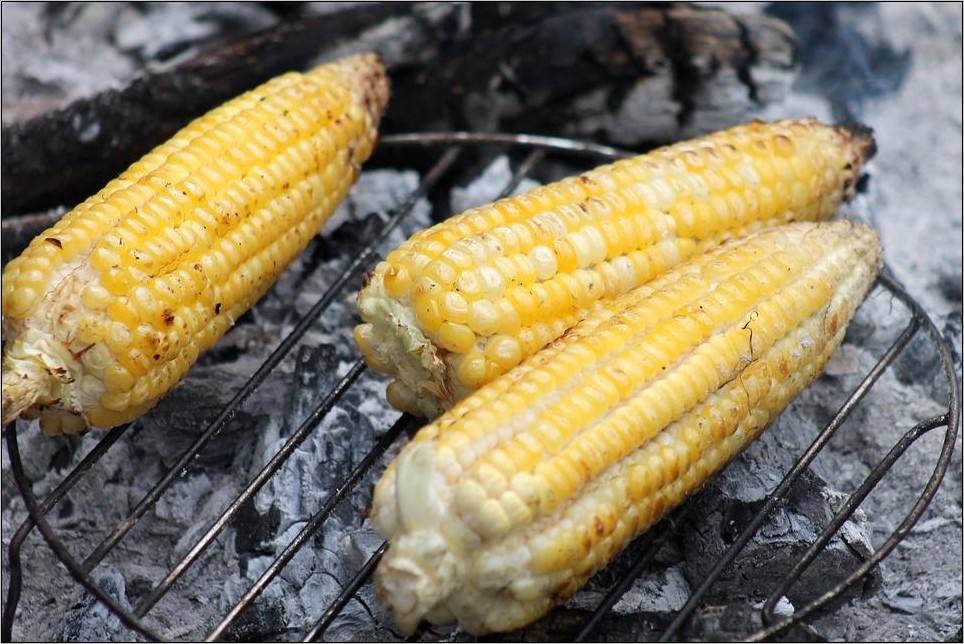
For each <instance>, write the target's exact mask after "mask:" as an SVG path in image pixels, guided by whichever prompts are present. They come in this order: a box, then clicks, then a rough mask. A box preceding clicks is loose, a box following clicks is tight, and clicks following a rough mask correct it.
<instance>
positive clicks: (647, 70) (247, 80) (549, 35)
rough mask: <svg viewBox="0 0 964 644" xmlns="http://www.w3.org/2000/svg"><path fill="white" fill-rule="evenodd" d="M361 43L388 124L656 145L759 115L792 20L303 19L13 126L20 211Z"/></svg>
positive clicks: (786, 63)
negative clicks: (382, 65)
mask: <svg viewBox="0 0 964 644" xmlns="http://www.w3.org/2000/svg"><path fill="white" fill-rule="evenodd" d="M360 49H375V50H378V51H380V52H381V53H382V55H383V57H384V58H385V61H386V63H387V64H388V66H389V69H390V73H391V76H392V81H393V98H392V101H391V104H390V107H389V111H388V114H387V115H386V118H385V121H384V124H383V131H385V132H392V131H395V132H398V131H413V130H414V131H419V130H447V129H453V128H468V129H474V130H482V131H493V130H500V131H529V132H538V133H551V134H564V135H571V136H580V137H587V138H588V137H592V138H597V139H600V140H605V141H609V142H612V143H616V144H619V145H624V146H642V145H644V144H646V143H656V142H664V141H667V140H672V139H677V138H680V137H682V136H687V135H691V134H696V133H700V132H703V131H708V130H710V129H715V128H717V127H723V126H726V125H730V124H732V123H734V122H737V121H740V120H743V119H745V118H747V117H748V116H749V115H751V114H752V113H753V111H754V110H755V109H757V108H759V107H761V106H764V105H766V104H768V103H772V102H774V101H778V100H780V99H781V98H782V96H783V93H784V92H785V90H786V89H787V88H788V87H789V83H790V81H791V80H792V78H793V75H794V73H795V66H796V49H795V43H794V40H793V36H792V34H791V32H790V31H789V29H788V28H787V27H786V26H785V25H784V24H783V23H782V22H780V21H779V20H776V19H772V18H767V17H763V16H754V17H743V18H738V17H735V16H733V15H731V14H729V13H727V12H725V11H723V10H719V9H707V8H694V7H691V6H688V5H685V4H665V5H655V6H650V5H643V6H629V7H627V6H624V5H589V6H586V5H581V4H576V5H567V4H556V3H538V4H535V3H532V4H530V3H522V4H514V3H508V4H503V5H499V7H496V8H493V7H487V6H484V5H477V6H473V5H468V6H465V5H449V4H445V5H438V4H431V3H430V4H414V5H403V6H401V7H398V6H396V5H390V4H372V5H361V6H353V7H348V8H344V9H338V10H335V11H332V12H330V13H326V14H325V15H321V16H308V17H300V16H299V15H294V17H292V18H291V20H290V21H289V22H285V23H282V24H281V25H280V26H278V27H275V28H274V29H271V30H268V31H266V32H263V33H262V34H260V35H257V36H254V37H251V38H247V39H244V40H240V41H238V42H235V43H232V44H230V45H228V46H224V47H220V48H217V49H214V50H212V51H209V52H207V53H204V54H201V55H199V56H197V57H195V58H193V59H190V60H188V61H186V62H183V63H180V64H176V65H174V66H171V67H170V68H167V69H163V70H153V71H147V72H145V73H143V74H142V75H140V76H139V77H137V78H135V79H133V80H132V81H131V82H130V83H129V84H128V85H127V86H126V87H124V88H122V89H116V90H107V91H103V92H100V93H99V94H96V95H94V96H92V97H89V98H83V99H79V100H75V101H74V102H72V103H70V104H68V105H66V106H65V107H62V108H61V109H57V110H53V111H50V112H48V113H45V114H42V115H40V116H38V117H35V118H31V119H29V120H24V121H19V122H15V123H13V124H11V125H9V126H8V127H5V128H4V129H3V133H2V168H3V173H2V196H3V199H2V211H3V214H4V215H8V214H13V213H22V212H30V211H36V210H40V209H43V208H50V207H54V206H72V205H73V204H74V203H76V202H78V201H80V200H81V199H83V198H85V197H86V196H88V195H89V194H91V193H92V192H94V191H96V190H97V189H98V188H100V187H101V186H102V185H103V184H105V183H106V182H107V181H108V180H110V179H111V178H112V177H114V176H116V175H117V174H118V173H119V172H120V171H121V170H123V168H124V167H126V166H127V165H128V164H130V163H131V162H133V161H134V160H136V159H137V158H138V157H139V156H140V155H142V154H144V153H145V152H147V151H148V150H150V149H151V148H152V147H153V146H155V145H157V144H159V143H160V142H162V141H163V140H165V139H166V138H167V137H169V136H171V135H172V134H173V133H174V132H176V131H177V130H178V129H179V128H180V127H182V126H183V125H184V124H186V123H187V122H188V121H189V120H190V119H192V118H194V117H196V116H198V115H200V114H202V113H204V112H205V111H207V110H208V109H210V108H212V107H213V106H215V105H217V104H219V103H221V102H223V101H225V100H227V99H229V98H230V97H232V96H235V95H237V94H239V93H241V92H242V91H244V90H247V89H249V88H251V87H253V86H255V85H257V84H259V83H261V82H263V81H264V80H266V79H267V78H269V77H271V76H273V75H276V74H278V73H281V72H283V71H286V70H288V69H297V68H305V67H307V66H309V65H310V64H313V63H314V62H316V61H317V60H318V59H319V58H321V57H329V58H330V57H333V56H337V55H341V54H344V53H349V52H351V51H357V50H360Z"/></svg>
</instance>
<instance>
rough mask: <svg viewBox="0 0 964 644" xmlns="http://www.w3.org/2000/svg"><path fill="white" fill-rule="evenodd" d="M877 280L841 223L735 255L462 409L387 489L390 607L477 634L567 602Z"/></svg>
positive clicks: (787, 233)
mask: <svg viewBox="0 0 964 644" xmlns="http://www.w3.org/2000/svg"><path fill="white" fill-rule="evenodd" d="M880 261H881V255H880V247H879V240H878V237H877V234H876V233H875V232H874V231H873V230H872V229H870V228H868V227H866V226H863V225H859V224H853V223H850V222H847V221H838V222H833V223H799V224H789V225H786V226H781V227H778V228H773V229H769V230H766V231H763V232H759V233H756V234H753V235H751V236H749V237H746V238H743V239H739V240H734V241H731V242H727V243H725V244H723V245H722V246H719V247H716V248H714V249H712V250H710V251H708V252H707V253H706V254H704V255H701V256H698V257H696V258H695V259H693V260H691V261H689V262H686V263H683V264H681V265H679V266H677V267H676V268H674V269H672V270H670V271H669V272H667V273H665V274H663V275H662V276H660V277H657V278H656V279H654V280H653V281H651V282H650V283H649V284H647V285H645V286H642V287H639V288H637V289H635V290H634V291H631V292H630V293H628V294H626V295H624V296H622V297H621V298H617V299H616V300H615V301H611V302H608V303H606V304H605V305H604V306H603V307H601V308H599V309H598V310H596V311H595V312H593V313H592V314H591V315H590V316H589V317H588V318H587V319H585V320H584V321H582V322H581V323H579V324H578V325H576V326H575V327H574V328H573V329H572V330H570V331H569V332H568V333H566V334H565V335H564V336H563V337H562V338H560V339H558V340H556V341H554V342H552V343H550V344H549V346H548V347H547V348H545V349H544V350H542V351H541V352H539V353H537V354H536V355H534V356H532V357H530V358H529V359H527V360H526V361H524V362H523V363H522V364H521V365H520V366H518V367H516V368H515V369H514V370H513V371H511V372H510V373H508V374H506V375H504V376H501V377H500V378H497V379H495V380H493V381H492V382H490V383H489V384H487V385H486V386H484V387H482V388H481V389H479V390H478V391H476V392H474V393H473V394H471V395H470V396H468V397H467V398H466V399H464V400H463V401H461V402H460V403H458V404H457V405H455V406H454V407H453V408H452V409H451V410H449V411H448V412H447V413H445V414H443V415H442V416H440V417H439V418H438V419H437V420H436V421H435V422H434V423H432V424H430V425H428V426H426V427H425V428H423V429H422V430H421V431H420V432H419V433H418V434H417V435H416V436H415V438H414V439H413V440H412V442H411V443H409V444H408V445H407V446H406V447H405V448H404V449H403V450H402V452H401V453H400V455H399V456H398V458H397V459H396V460H395V461H394V462H393V463H392V464H391V465H390V466H389V467H388V469H387V470H386V472H385V474H384V475H383V476H382V478H381V480H380V481H379V483H378V484H377V486H376V488H375V495H374V502H373V509H372V518H373V522H374V526H375V529H376V530H377V531H378V533H379V534H381V535H382V536H383V537H385V538H387V539H389V540H390V544H391V545H390V547H389V549H388V551H387V552H386V554H385V557H384V558H383V559H382V561H381V563H380V565H379V568H378V569H377V571H376V576H375V582H376V590H377V592H378V594H379V597H380V598H381V601H383V602H384V603H385V604H386V605H387V607H388V608H389V609H390V610H391V612H392V614H393V616H394V618H395V620H396V621H397V623H398V624H399V625H400V626H401V627H402V628H403V629H405V630H406V631H411V630H412V629H414V628H415V627H416V626H417V624H418V623H419V621H420V620H422V619H423V618H425V619H428V620H429V621H431V622H435V623H445V622H450V621H458V622H459V624H460V625H461V627H462V628H463V629H465V630H467V631H468V632H470V633H474V634H481V633H486V632H492V631H506V630H510V629H515V628H519V627H521V626H523V625H525V624H527V623H529V622H531V621H532V620H534V619H536V618H538V617H540V616H541V615H543V614H545V613H546V612H547V611H549V610H550V609H551V608H552V607H553V606H554V605H556V604H558V603H561V602H563V601H565V600H566V599H567V598H568V597H570V596H571V595H572V594H573V593H575V591H576V590H577V589H578V588H579V587H580V586H581V585H582V584H583V583H584V582H585V581H586V580H587V579H588V578H589V577H590V576H591V575H592V574H593V573H594V572H596V571H597V570H599V569H600V568H601V567H603V566H604V565H605V564H606V563H607V562H609V561H610V560H611V559H612V558H613V557H615V556H616V554H617V553H619V551H620V550H621V549H622V548H623V547H624V546H625V545H626V544H627V543H628V542H629V541H630V540H632V539H633V538H634V537H635V536H637V535H639V534H641V533H642V532H644V531H645V530H646V529H647V528H649V527H650V526H651V525H653V524H654V523H655V522H656V521H657V520H659V518H660V517H662V516H663V515H664V514H666V513H667V512H668V511H669V510H671V509H672V508H673V507H675V506H677V505H678V504H679V503H681V502H682V501H683V500H684V499H685V498H686V497H687V496H688V495H690V494H691V493H693V492H694V491H695V490H696V489H697V488H699V487H700V486H701V485H702V484H703V483H704V482H705V481H706V480H707V479H708V477H710V476H711V475H712V474H713V473H715V472H716V471H717V470H719V469H720V468H721V467H722V466H723V465H724V464H725V463H726V462H727V461H728V460H730V459H731V458H733V457H734V456H735V455H736V454H738V453H739V452H740V451H741V450H742V449H743V448H745V447H746V446H747V445H748V444H749V443H750V442H751V441H752V440H754V439H755V438H756V437H757V436H758V435H759V434H760V433H761V432H762V431H763V429H764V428H765V427H766V426H767V425H769V424H770V423H771V422H773V420H774V419H775V417H776V416H777V414H779V413H780V411H781V410H782V409H783V408H784V407H785V406H786V405H787V404H788V403H789V401H790V400H791V399H792V398H793V397H794V396H796V395H797V393H799V392H800V391H801V390H802V389H804V388H805V387H806V386H807V385H808V384H809V383H810V382H812V381H813V380H814V379H815V378H816V377H817V376H818V375H819V374H820V373H821V371H822V369H823V367H824V365H825V364H826V362H827V360H828V359H829V357H830V355H831V354H832V353H833V351H834V350H835V349H836V347H837V346H838V345H839V344H840V342H841V340H842V338H843V336H844V332H845V329H846V327H847V324H848V322H849V321H850V319H851V317H852V315H853V313H854V310H855V309H856V307H857V305H858V304H859V303H860V302H861V300H862V298H863V297H864V295H865V294H866V292H867V291H868V290H869V288H870V287H871V285H872V283H873V281H874V279H875V277H876V274H877V271H878V269H879V266H880Z"/></svg>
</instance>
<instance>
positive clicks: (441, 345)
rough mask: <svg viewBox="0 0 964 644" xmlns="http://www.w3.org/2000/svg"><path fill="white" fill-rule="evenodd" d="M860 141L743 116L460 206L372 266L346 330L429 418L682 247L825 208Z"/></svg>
mask: <svg viewBox="0 0 964 644" xmlns="http://www.w3.org/2000/svg"><path fill="white" fill-rule="evenodd" d="M872 153H873V139H872V138H871V136H870V133H869V131H867V130H866V129H865V128H852V129H844V128H835V127H828V126H825V125H821V124H819V123H817V122H816V121H812V120H807V121H783V122H779V123H774V124H771V125H767V124H764V123H751V124H749V125H746V126H743V127H737V128H735V129H732V130H728V131H725V132H721V133H717V134H714V135H711V136H707V137H705V138H702V139H697V140H694V141H691V142H686V143H681V144H678V145H674V146H672V147H667V148H663V149H660V150H657V151H655V152H652V153H650V154H647V155H644V156H640V157H637V158H634V159H631V160H626V161H620V162H617V163H615V164H613V165H610V166H605V167H601V168H598V169H596V170H593V171H591V172H587V173H585V174H583V175H580V176H577V177H573V178H569V179H565V180H563V181H560V182H558V183H555V184H552V185H548V186H543V187H539V188H536V189H534V190H532V191H531V192H529V193H527V194H524V195H521V196H516V197H511V198H507V199H503V200H501V201H498V202H496V203H494V204H492V205H488V206H483V207H480V208H475V209H472V210H469V211H467V212H465V213H462V214H461V215H458V216H456V217H452V218H451V219H449V220H447V221H445V222H443V223H441V224H439V225H437V226H434V227H432V228H430V229H427V230H424V231H422V232H420V233H418V234H416V235H414V236H413V237H412V238H411V239H409V240H408V241H407V242H405V243H404V244H402V246H400V247H399V248H398V249H397V250H395V251H394V252H392V253H391V254H389V255H388V257H387V258H386V261H384V262H381V263H379V264H378V266H377V267H376V268H375V271H374V273H373V274H372V275H371V276H370V280H369V282H368V284H367V285H366V287H365V288H364V289H362V291H361V292H360V293H359V296H358V307H359V311H360V314H361V318H362V320H363V324H361V325H359V326H358V327H357V328H356V329H355V339H356V341H357V342H358V345H359V347H360V348H361V351H362V353H363V355H364V356H365V358H366V361H367V362H368V365H369V366H370V367H371V368H373V369H375V370H377V371H381V372H384V373H388V374H390V375H392V376H394V378H395V380H394V381H393V382H392V383H391V384H390V385H389V388H388V398H389V401H390V402H391V403H392V404H393V405H394V406H395V407H397V408H399V409H402V410H404V411H410V412H413V413H416V414H421V415H428V416H435V415H437V414H438V413H440V412H441V411H442V410H443V409H447V408H449V407H451V406H452V404H453V403H454V402H455V401H457V400H460V399H461V398H463V397H464V396H465V395H466V394H468V393H469V392H470V391H473V390H475V389H477V388H478V387H479V386H481V385H482V384H484V383H486V382H488V381H490V380H492V379H493V378H495V377H496V376H498V375H500V374H502V373H505V372H506V371H508V370H509V369H511V368H512V367H514V366H515V365H517V364H519V362H520V361H521V360H522V359H523V358H525V357H526V356H529V355H532V354H533V353H535V352H536V351H537V350H539V349H540V348H541V347H544V346H545V345H546V344H548V343H549V342H551V341H552V340H554V339H556V338H558V337H559V336H560V335H562V334H563V332H565V330H566V329H568V328H569V327H571V326H572V325H573V324H575V323H576V322H577V321H578V320H580V319H581V318H583V317H584V316H585V315H586V314H587V313H588V312H589V311H591V310H592V309H593V308H595V307H596V306H598V305H599V302H601V301H603V300H606V299H609V298H612V297H614V296H616V295H619V294H621V293H625V292H626V291H628V290H630V289H632V288H635V287H636V286H639V285H640V284H643V283H645V282H647V281H648V280H650V279H652V278H653V277H654V276H655V275H658V274H659V273H661V272H663V271H665V270H666V269H667V268H669V267H670V266H673V265H674V264H676V263H678V262H680V261H682V260H684V259H686V258H687V257H690V256H692V255H694V254H696V253H698V252H701V251H702V250H704V249H706V248H708V247H710V246H712V245H715V244H717V243H719V242H720V241H722V240H723V239H726V238H729V237H733V236H738V235H742V234H746V233H749V232H752V231H755V230H758V229H760V228H762V227H764V226H769V225H774V224H780V223H786V222H790V221H803V220H821V219H826V218H827V217H829V216H830V215H831V213H833V212H834V211H835V210H836V208H837V207H838V205H839V204H840V203H841V201H842V200H844V199H846V198H849V197H850V196H851V195H852V192H853V186H854V182H855V180H856V177H857V176H858V173H859V171H860V167H861V164H862V163H864V161H865V160H866V159H867V158H868V156H870V155H871V154H872Z"/></svg>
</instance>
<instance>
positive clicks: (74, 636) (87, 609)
mask: <svg viewBox="0 0 964 644" xmlns="http://www.w3.org/2000/svg"><path fill="white" fill-rule="evenodd" d="M94 583H96V584H97V586H98V587H99V588H100V589H101V590H102V591H104V593H105V594H106V595H107V596H109V597H110V598H111V599H113V600H114V601H116V602H117V603H118V604H119V605H120V606H121V607H123V608H124V609H126V610H130V604H129V603H128V601H127V590H126V581H125V580H124V575H122V574H121V573H120V572H118V571H116V570H114V569H112V568H106V567H105V568H102V569H100V570H99V571H98V572H97V574H95V575H94ZM57 639H58V640H60V641H64V642H123V641H128V642H141V641H146V640H144V638H143V637H141V636H140V635H138V634H137V633H135V632H134V631H131V630H130V629H128V628H127V627H126V626H124V624H123V623H122V622H121V620H120V619H119V618H118V617H117V616H116V615H114V613H113V612H111V611H110V609H109V608H107V606H105V605H104V604H102V603H101V602H100V601H99V600H98V599H97V598H96V597H94V595H92V594H91V593H90V592H88V591H87V590H83V589H81V590H78V591H77V597H76V599H75V601H74V602H73V603H72V604H71V605H70V607H69V608H68V609H67V611H66V612H65V613H64V615H63V616H62V617H61V618H60V625H59V628H58V629H57Z"/></svg>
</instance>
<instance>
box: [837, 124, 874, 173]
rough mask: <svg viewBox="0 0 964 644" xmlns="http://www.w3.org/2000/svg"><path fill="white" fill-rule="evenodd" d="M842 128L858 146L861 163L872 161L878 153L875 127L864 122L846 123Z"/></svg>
mask: <svg viewBox="0 0 964 644" xmlns="http://www.w3.org/2000/svg"><path fill="white" fill-rule="evenodd" d="M840 129H841V130H843V131H844V132H846V133H847V136H849V137H850V139H851V141H852V142H853V143H854V145H855V147H856V148H857V154H858V156H859V158H860V162H861V163H866V162H867V161H870V160H871V159H872V158H874V156H875V155H876V154H877V140H876V139H874V128H872V127H870V126H869V125H864V124H863V123H856V122H855V123H846V124H844V125H841V126H840Z"/></svg>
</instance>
